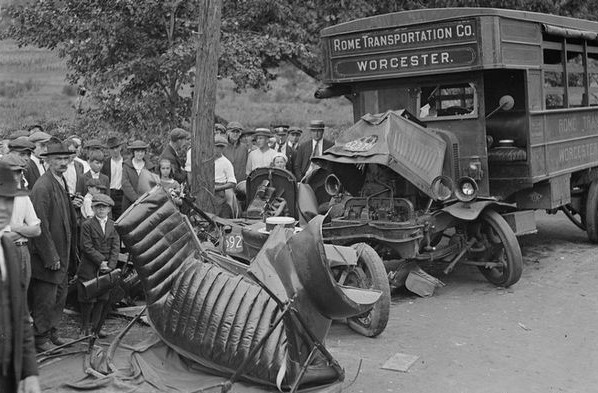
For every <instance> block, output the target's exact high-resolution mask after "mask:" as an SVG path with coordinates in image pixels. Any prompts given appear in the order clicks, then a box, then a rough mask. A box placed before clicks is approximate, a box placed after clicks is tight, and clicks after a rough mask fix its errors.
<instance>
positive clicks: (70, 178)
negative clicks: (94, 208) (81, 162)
mask: <svg viewBox="0 0 598 393" xmlns="http://www.w3.org/2000/svg"><path fill="white" fill-rule="evenodd" d="M63 176H64V179H65V180H66V185H67V187H68V188H69V189H68V191H69V192H70V193H71V194H74V193H75V191H76V190H77V170H76V169H75V161H71V162H69V164H68V166H67V167H66V171H65V172H64V174H63Z"/></svg>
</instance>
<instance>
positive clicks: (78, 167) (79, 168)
mask: <svg viewBox="0 0 598 393" xmlns="http://www.w3.org/2000/svg"><path fill="white" fill-rule="evenodd" d="M74 164H75V172H76V173H77V185H76V186H75V189H74V190H69V192H71V193H74V192H78V193H79V194H81V195H85V194H86V192H87V190H86V188H85V178H84V177H83V175H84V173H83V164H81V163H80V162H78V161H75V162H74Z"/></svg>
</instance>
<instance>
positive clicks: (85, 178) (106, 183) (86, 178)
mask: <svg viewBox="0 0 598 393" xmlns="http://www.w3.org/2000/svg"><path fill="white" fill-rule="evenodd" d="M90 179H92V177H91V171H87V172H85V174H83V190H84V193H83V195H85V194H86V193H87V182H88V181H89V180H90ZM100 181H101V182H102V184H104V186H106V189H105V190H104V194H106V195H110V179H109V178H108V176H106V175H105V174H103V173H102V171H100Z"/></svg>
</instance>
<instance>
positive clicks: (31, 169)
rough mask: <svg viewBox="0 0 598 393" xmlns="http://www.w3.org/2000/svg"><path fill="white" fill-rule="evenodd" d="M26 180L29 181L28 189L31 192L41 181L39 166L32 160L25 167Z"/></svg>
mask: <svg viewBox="0 0 598 393" xmlns="http://www.w3.org/2000/svg"><path fill="white" fill-rule="evenodd" d="M24 175H25V179H26V180H27V188H28V189H29V190H30V191H31V190H32V189H33V185H34V184H35V182H36V181H37V179H39V177H40V174H39V169H37V165H35V162H33V160H32V159H31V158H30V159H29V160H28V161H27V166H26V167H25V173H24Z"/></svg>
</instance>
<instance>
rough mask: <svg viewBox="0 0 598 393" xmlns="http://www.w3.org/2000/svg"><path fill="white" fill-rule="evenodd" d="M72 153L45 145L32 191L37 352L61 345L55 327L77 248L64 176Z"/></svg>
mask: <svg viewBox="0 0 598 393" xmlns="http://www.w3.org/2000/svg"><path fill="white" fill-rule="evenodd" d="M72 154H73V153H72V152H71V151H70V150H69V149H68V148H67V147H66V146H65V145H64V144H63V143H60V142H56V143H50V144H48V147H47V150H46V152H45V153H43V154H41V157H42V158H43V159H45V160H46V162H47V163H48V170H47V171H46V173H44V174H43V175H42V176H41V177H40V178H39V179H38V180H37V182H36V183H35V185H34V186H33V189H32V190H31V202H32V203H33V207H34V209H35V213H36V214H37V216H38V218H39V219H40V220H41V235H40V236H39V237H36V238H32V239H31V241H30V242H29V250H30V252H31V283H30V286H29V295H30V296H29V301H30V304H31V305H32V309H31V312H32V316H33V329H34V334H35V346H36V348H37V350H38V351H39V352H43V351H46V350H49V349H51V348H53V346H52V344H54V345H61V344H64V340H62V339H61V338H60V337H59V334H58V326H59V323H60V319H61V317H62V310H63V309H64V304H65V302H66V295H67V289H68V288H67V282H68V273H67V272H68V268H69V262H70V260H71V258H72V257H73V255H75V252H76V246H77V241H76V237H77V221H76V217H77V215H76V212H75V208H74V207H73V203H72V202H71V197H70V196H69V192H68V187H67V185H66V181H65V179H64V176H63V175H64V172H65V171H66V169H67V166H68V163H69V161H70V159H71V156H72ZM81 201H82V198H81ZM81 201H80V202H81Z"/></svg>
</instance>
